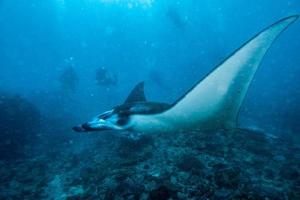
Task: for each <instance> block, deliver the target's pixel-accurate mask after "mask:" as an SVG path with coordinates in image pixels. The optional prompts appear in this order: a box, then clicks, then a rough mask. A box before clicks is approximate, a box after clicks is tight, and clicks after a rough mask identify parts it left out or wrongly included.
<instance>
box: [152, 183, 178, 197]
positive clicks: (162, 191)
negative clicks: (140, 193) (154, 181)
mask: <svg viewBox="0 0 300 200" xmlns="http://www.w3.org/2000/svg"><path fill="white" fill-rule="evenodd" d="M171 197H172V198H176V197H177V193H176V192H174V191H172V190H171V189H169V188H168V187H166V186H164V185H162V186H160V187H158V188H157V189H155V190H152V191H151V192H150V194H149V200H167V199H170V198H171Z"/></svg>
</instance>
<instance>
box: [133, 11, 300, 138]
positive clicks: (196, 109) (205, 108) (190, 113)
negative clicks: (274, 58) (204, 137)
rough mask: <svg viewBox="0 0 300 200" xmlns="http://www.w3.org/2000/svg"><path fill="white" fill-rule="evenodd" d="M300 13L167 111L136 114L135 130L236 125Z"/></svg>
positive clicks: (251, 44) (254, 40)
mask: <svg viewBox="0 0 300 200" xmlns="http://www.w3.org/2000/svg"><path fill="white" fill-rule="evenodd" d="M297 18H298V16H291V17H288V18H285V19H282V20H280V21H278V22H277V23H275V24H273V25H271V26H269V27H268V28H266V29H264V30H263V31H262V32H260V33H259V34H258V35H256V36H255V37H253V38H252V39H251V40H249V41H248V42H247V43H245V44H244V45H243V46H242V47H241V48H239V49H238V50H237V51H235V52H234V53H233V54H232V55H231V56H230V57H229V58H227V59H226V60H225V61H224V62H223V63H222V64H220V65H219V66H218V67H216V68H215V69H214V70H213V71H212V72H211V73H210V74H209V75H208V76H206V77H205V78H204V79H203V80H202V81H200V82H199V83H198V84H196V85H195V86H194V87H193V88H192V89H191V90H190V91H189V92H188V93H187V94H186V95H184V97H182V98H181V99H180V100H178V101H177V102H176V103H175V104H174V106H172V107H171V108H170V109H168V110H167V111H165V112H162V113H159V114H154V115H133V116H132V123H133V128H132V129H133V130H135V131H140V132H145V133H148V132H157V131H159V132H171V131H184V130H191V129H201V130H208V129H218V128H233V127H235V126H236V121H237V120H236V119H237V116H238V113H239V109H240V106H241V104H242V102H243V99H244V97H245V95H246V93H247V90H248V88H249V85H250V83H251V81H252V79H253V76H254V74H255V72H256V70H257V68H258V66H259V64H260V63H261V60H262V58H263V57H264V55H265V54H266V52H267V50H268V49H269V48H270V46H271V45H272V43H273V42H274V40H275V39H276V38H277V37H278V36H279V34H280V33H281V32H282V31H284V30H285V29H286V28H287V27H288V26H289V25H290V24H291V23H293V22H294V21H295V20H296V19H297Z"/></svg>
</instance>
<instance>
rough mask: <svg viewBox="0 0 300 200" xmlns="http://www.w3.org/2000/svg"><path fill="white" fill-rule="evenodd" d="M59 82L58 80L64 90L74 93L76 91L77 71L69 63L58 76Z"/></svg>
mask: <svg viewBox="0 0 300 200" xmlns="http://www.w3.org/2000/svg"><path fill="white" fill-rule="evenodd" d="M59 82H60V85H61V88H62V89H63V90H64V91H68V92H71V93H74V92H75V91H76V89H77V86H78V82H79V79H78V76H77V73H76V71H75V69H74V67H73V66H72V65H70V66H69V67H68V68H67V69H65V70H64V71H63V72H62V74H61V76H60V78H59Z"/></svg>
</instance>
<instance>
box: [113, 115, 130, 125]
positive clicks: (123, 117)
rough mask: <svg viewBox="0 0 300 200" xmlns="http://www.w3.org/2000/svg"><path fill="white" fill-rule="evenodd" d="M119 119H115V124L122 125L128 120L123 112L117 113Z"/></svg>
mask: <svg viewBox="0 0 300 200" xmlns="http://www.w3.org/2000/svg"><path fill="white" fill-rule="evenodd" d="M118 117H119V119H118V120H117V122H116V123H117V124H118V125H119V126H124V125H126V124H127V123H128V120H129V116H128V115H125V114H119V116H118Z"/></svg>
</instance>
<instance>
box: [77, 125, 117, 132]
mask: <svg viewBox="0 0 300 200" xmlns="http://www.w3.org/2000/svg"><path fill="white" fill-rule="evenodd" d="M72 129H73V131H75V132H92V131H105V130H112V128H110V127H107V126H104V125H102V126H98V127H92V126H90V125H89V123H84V124H81V125H79V126H74V127H73V128H72Z"/></svg>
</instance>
